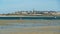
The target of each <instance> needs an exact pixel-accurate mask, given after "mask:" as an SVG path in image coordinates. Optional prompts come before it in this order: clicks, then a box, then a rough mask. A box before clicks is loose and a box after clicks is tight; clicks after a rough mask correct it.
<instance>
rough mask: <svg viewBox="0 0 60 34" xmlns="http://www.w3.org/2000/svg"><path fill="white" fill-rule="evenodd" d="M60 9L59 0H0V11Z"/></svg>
mask: <svg viewBox="0 0 60 34" xmlns="http://www.w3.org/2000/svg"><path fill="white" fill-rule="evenodd" d="M33 8H34V9H35V10H41V11H42V10H45V11H46V10H48V11H49V10H53V11H60V0H0V13H9V12H14V11H18V10H32V9H33Z"/></svg>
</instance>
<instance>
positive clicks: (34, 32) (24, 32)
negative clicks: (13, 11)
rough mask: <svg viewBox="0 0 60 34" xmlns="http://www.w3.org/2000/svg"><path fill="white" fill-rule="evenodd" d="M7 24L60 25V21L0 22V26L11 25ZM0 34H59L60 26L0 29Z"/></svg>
mask: <svg viewBox="0 0 60 34" xmlns="http://www.w3.org/2000/svg"><path fill="white" fill-rule="evenodd" d="M7 23H18V24H21V23H22V24H24V23H33V24H37V23H39V24H40V23H41V24H54V23H57V24H59V23H60V20H53V21H52V20H0V26H2V25H3V26H5V25H7V26H8V25H11V24H7ZM0 34H60V26H36V27H26V28H14V27H12V28H6V29H4V28H3V29H0Z"/></svg>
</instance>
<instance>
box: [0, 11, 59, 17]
mask: <svg viewBox="0 0 60 34" xmlns="http://www.w3.org/2000/svg"><path fill="white" fill-rule="evenodd" d="M0 15H28V16H29V15H30V16H31V15H33V16H34V15H35V16H42V15H44V16H55V15H56V16H60V12H57V11H36V10H33V11H16V12H13V13H8V14H0Z"/></svg>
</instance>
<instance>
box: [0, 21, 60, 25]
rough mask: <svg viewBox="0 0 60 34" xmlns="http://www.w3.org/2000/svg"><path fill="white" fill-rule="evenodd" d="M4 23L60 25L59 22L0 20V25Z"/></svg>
mask: <svg viewBox="0 0 60 34" xmlns="http://www.w3.org/2000/svg"><path fill="white" fill-rule="evenodd" d="M6 23H44V24H48V23H60V20H0V25H1V24H6Z"/></svg>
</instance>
